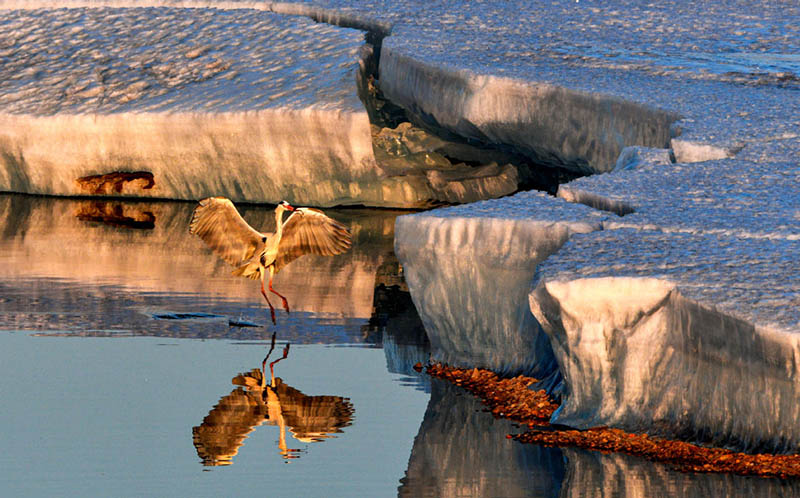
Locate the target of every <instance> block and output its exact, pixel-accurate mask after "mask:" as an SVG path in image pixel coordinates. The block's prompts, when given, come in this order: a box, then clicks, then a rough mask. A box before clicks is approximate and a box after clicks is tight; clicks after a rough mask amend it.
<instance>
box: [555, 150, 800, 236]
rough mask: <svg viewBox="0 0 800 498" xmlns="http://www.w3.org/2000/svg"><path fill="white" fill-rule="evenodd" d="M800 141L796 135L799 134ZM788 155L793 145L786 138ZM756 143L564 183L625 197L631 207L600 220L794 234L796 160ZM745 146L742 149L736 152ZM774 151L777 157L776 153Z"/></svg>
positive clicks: (799, 222)
mask: <svg viewBox="0 0 800 498" xmlns="http://www.w3.org/2000/svg"><path fill="white" fill-rule="evenodd" d="M797 143H798V145H800V140H798V141H797ZM784 145H785V146H786V149H787V151H786V152H787V155H791V153H792V152H791V151H792V150H793V146H792V145H791V144H784ZM774 152H778V151H776V150H775V148H774V147H773V146H769V147H768V146H767V145H766V144H754V145H753V146H752V147H751V148H750V150H749V151H748V152H747V154H748V155H749V156H750V157H752V159H754V160H749V159H750V158H749V157H748V156H747V155H745V156H744V157H740V158H737V159H728V160H719V161H707V162H703V163H691V164H670V165H646V166H643V167H641V168H639V169H637V170H634V171H620V172H615V173H613V174H609V175H598V176H594V177H586V178H580V179H578V180H575V181H572V182H570V183H569V184H566V185H562V186H561V189H562V190H564V191H571V192H578V193H588V194H591V195H593V196H599V197H602V198H606V199H610V200H613V201H616V202H621V203H625V204H627V205H629V206H631V207H632V208H633V209H634V211H635V212H634V213H633V214H630V215H627V216H625V217H623V218H621V219H616V220H612V221H610V222H609V223H607V224H606V225H605V228H607V229H613V228H620V227H636V228H647V229H656V230H661V231H665V232H684V233H697V234H706V233H708V234H717V235H719V236H726V237H730V238H731V240H732V241H733V240H735V239H744V238H778V239H787V240H795V241H797V240H799V239H800V217H798V212H800V164H798V163H797V160H796V159H794V160H786V159H783V158H781V157H780V156H779V154H777V153H776V154H773V153H774ZM742 154H744V151H743V152H742ZM776 156H777V157H776Z"/></svg>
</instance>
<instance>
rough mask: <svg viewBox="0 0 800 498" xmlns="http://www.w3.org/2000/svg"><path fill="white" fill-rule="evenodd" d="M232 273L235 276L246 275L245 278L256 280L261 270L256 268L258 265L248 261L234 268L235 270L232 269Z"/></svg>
mask: <svg viewBox="0 0 800 498" xmlns="http://www.w3.org/2000/svg"><path fill="white" fill-rule="evenodd" d="M232 273H233V274H234V275H236V276H237V277H246V278H251V279H253V280H258V279H259V278H261V272H260V271H259V270H258V265H254V264H250V263H247V264H244V265H242V266H240V267H239V268H236V269H235V270H233V272H232Z"/></svg>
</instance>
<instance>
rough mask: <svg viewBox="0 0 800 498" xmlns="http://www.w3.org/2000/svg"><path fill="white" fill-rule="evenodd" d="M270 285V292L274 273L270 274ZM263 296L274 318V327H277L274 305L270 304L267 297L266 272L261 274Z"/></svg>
mask: <svg viewBox="0 0 800 498" xmlns="http://www.w3.org/2000/svg"><path fill="white" fill-rule="evenodd" d="M269 283H270V290H272V272H270V276H269ZM261 295H263V296H264V299H266V300H267V304H269V314H270V316H271V317H272V325H277V322H276V321H275V308H273V307H272V303H271V302H269V298H268V297H267V291H265V290H264V272H261Z"/></svg>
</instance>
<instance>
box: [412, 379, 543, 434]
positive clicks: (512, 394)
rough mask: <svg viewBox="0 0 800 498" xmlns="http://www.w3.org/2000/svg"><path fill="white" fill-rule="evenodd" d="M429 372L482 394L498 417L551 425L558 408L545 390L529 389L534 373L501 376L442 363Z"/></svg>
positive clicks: (482, 397)
mask: <svg viewBox="0 0 800 498" xmlns="http://www.w3.org/2000/svg"><path fill="white" fill-rule="evenodd" d="M427 372H428V374H430V375H432V376H433V377H438V378H440V379H444V380H447V381H449V382H452V383H453V384H456V385H458V386H461V387H463V388H464V389H466V390H467V391H469V392H471V393H472V394H474V395H476V396H478V397H479V398H481V400H483V402H484V403H485V404H486V405H488V406H489V408H490V409H491V410H492V413H493V414H494V415H495V416H496V417H503V418H507V419H510V420H514V421H516V422H520V423H523V424H528V423H535V424H536V425H547V423H548V420H550V416H551V415H552V414H553V412H554V411H555V410H556V408H558V405H557V404H555V403H553V402H552V401H551V400H550V397H549V396H547V393H545V392H544V391H543V390H539V391H533V390H531V389H528V386H530V385H531V384H533V383H534V382H536V379H534V378H532V377H524V376H522V375H520V376H518V377H514V378H513V379H501V378H500V377H499V376H498V375H497V374H495V373H494V372H490V371H488V370H479V369H477V368H473V369H472V370H469V369H461V368H452V367H448V366H444V365H440V364H435V365H428V367H427Z"/></svg>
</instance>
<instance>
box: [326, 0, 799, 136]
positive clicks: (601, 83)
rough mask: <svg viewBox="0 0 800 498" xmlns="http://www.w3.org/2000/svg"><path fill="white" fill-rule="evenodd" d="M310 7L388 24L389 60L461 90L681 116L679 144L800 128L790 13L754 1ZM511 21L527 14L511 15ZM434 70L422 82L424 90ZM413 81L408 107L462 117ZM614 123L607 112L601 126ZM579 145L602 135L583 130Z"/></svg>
mask: <svg viewBox="0 0 800 498" xmlns="http://www.w3.org/2000/svg"><path fill="white" fill-rule="evenodd" d="M315 4H321V5H324V6H326V7H330V8H341V9H346V10H348V11H351V12H362V13H364V14H369V15H373V16H377V17H379V18H381V19H387V20H389V21H392V22H393V23H394V26H393V29H392V36H390V37H388V38H386V39H385V40H384V50H385V51H386V52H387V53H391V54H395V55H393V56H392V57H395V56H398V57H399V56H406V57H408V58H409V59H410V60H412V61H416V62H418V63H420V64H425V65H428V66H430V67H432V68H436V70H437V71H438V72H441V73H442V74H448V75H451V76H454V77H456V78H461V79H463V80H464V81H466V82H476V83H477V82H480V81H483V80H482V79H481V78H479V76H492V77H500V78H513V79H514V80H516V81H519V82H522V83H530V84H532V85H537V84H542V83H544V84H551V85H556V86H560V87H565V88H569V89H571V90H576V91H579V92H590V93H595V94H596V93H599V94H604V95H611V96H614V97H620V98H623V99H626V100H629V101H634V102H638V103H642V104H646V105H648V106H653V107H656V108H660V109H665V110H669V111H674V112H677V113H679V114H681V115H683V116H684V117H685V118H686V119H684V120H682V121H681V122H680V128H681V130H682V135H681V137H680V139H681V140H687V141H690V142H699V143H708V144H713V145H715V146H719V147H721V148H723V149H727V148H730V147H736V146H738V145H740V144H741V143H742V142H747V141H749V140H752V139H756V138H757V139H764V138H765V137H768V136H775V135H780V134H783V133H787V132H789V133H797V132H798V131H799V130H798V126H799V125H800V119H798V117H800V99H797V98H796V95H795V94H796V89H797V88H798V85H800V59H798V56H797V54H798V53H799V52H800V43H799V41H800V36H798V30H799V29H800V28H798V24H797V23H796V22H794V20H795V19H797V18H798V15H800V11H798V6H797V5H788V4H786V3H781V4H777V3H775V2H769V1H766V0H761V1H759V2H756V3H755V4H751V5H750V7H751V8H748V9H745V10H742V8H741V4H740V3H739V2H736V1H734V0H722V1H719V2H714V3H713V4H702V5H701V4H687V3H686V2H682V1H678V0H666V1H663V2H657V3H642V2H636V1H630V0H612V1H608V2H602V3H598V2H593V1H584V2H579V3H569V2H564V3H550V4H537V5H536V6H532V5H531V4H530V3H529V2H523V1H521V0H520V1H511V2H464V3H460V4H458V5H457V6H454V5H453V4H452V3H443V4H436V5H429V4H424V6H423V5H422V4H421V3H420V2H418V1H415V0H406V1H397V2H385V1H380V0H375V1H367V2H353V1H352V0H328V1H325V0H321V1H319V2H315ZM423 7H424V8H423ZM752 12H758V15H757V16H755V15H753V14H752ZM520 13H530V15H523V17H522V18H520ZM631 47H636V49H635V50H632V49H631ZM401 69H402V68H401ZM435 74H436V73H435V72H431V73H430V75H429V76H430V77H431V78H433V79H431V81H433V82H435V81H437V80H436V79H435ZM388 76H391V75H388ZM419 83H420V88H419V89H415V91H414V93H413V95H408V96H406V97H407V98H408V99H409V101H413V105H414V106H415V108H419V109H423V110H425V111H426V112H428V113H432V114H433V115H434V117H436V118H437V119H438V120H439V121H442V119H440V118H441V116H444V117H445V118H447V116H449V115H450V114H453V113H458V112H460V111H459V110H457V109H454V108H453V107H452V106H438V107H437V102H436V101H434V100H433V99H432V97H431V95H435V93H431V92H427V91H425V87H426V85H427V86H430V85H428V84H427V83H426V82H425V81H424V80H420V82H419ZM486 91H487V92H488V90H486ZM489 93H491V92H489ZM492 97H494V98H495V99H500V100H502V95H500V94H494V95H491V96H489V97H487V98H490V99H491V98H492ZM498 107H502V106H497V105H495V106H494V108H493V110H494V113H495V114H502V113H505V114H506V117H507V119H508V120H509V121H512V122H514V121H515V117H517V116H519V110H520V109H519V106H518V103H516V102H515V103H514V104H513V105H511V106H509V107H507V108H498ZM465 110H466V111H468V110H469V108H467V109H465ZM562 116H563V115H562ZM615 118H616V116H615V114H614V113H611V114H610V115H609V116H608V120H609V122H613V121H614V120H615ZM455 121H456V122H457V120H455ZM578 122H580V120H578ZM586 139H587V141H592V140H595V141H597V142H602V141H603V140H608V139H609V137H603V136H602V134H600V133H598V132H594V131H591V130H589V131H587V133H586ZM640 144H641V143H640Z"/></svg>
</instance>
